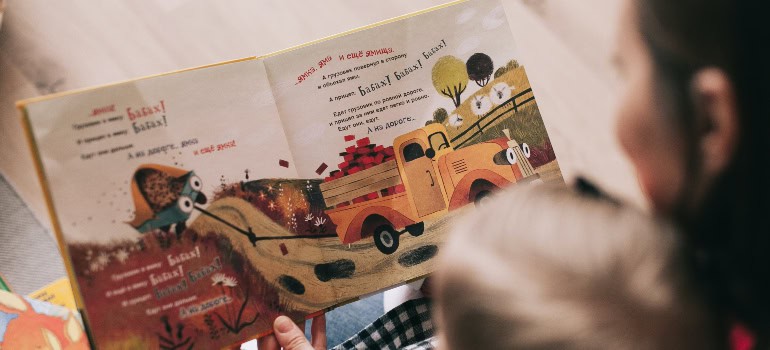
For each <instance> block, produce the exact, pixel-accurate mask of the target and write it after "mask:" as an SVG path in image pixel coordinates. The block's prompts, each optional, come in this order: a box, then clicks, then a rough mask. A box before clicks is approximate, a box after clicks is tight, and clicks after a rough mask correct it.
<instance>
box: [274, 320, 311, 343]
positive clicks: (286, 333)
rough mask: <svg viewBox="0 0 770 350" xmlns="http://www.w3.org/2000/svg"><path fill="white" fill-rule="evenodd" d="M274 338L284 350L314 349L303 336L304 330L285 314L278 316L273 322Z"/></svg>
mask: <svg viewBox="0 0 770 350" xmlns="http://www.w3.org/2000/svg"><path fill="white" fill-rule="evenodd" d="M273 330H274V331H275V338H276V339H278V344H280V345H281V346H282V347H283V349H284V350H314V349H313V347H312V346H310V343H309V342H308V341H307V338H305V332H303V331H302V330H301V329H299V327H297V325H296V324H294V322H293V321H292V320H291V319H290V318H288V317H286V316H278V318H276V319H275V322H274V323H273Z"/></svg>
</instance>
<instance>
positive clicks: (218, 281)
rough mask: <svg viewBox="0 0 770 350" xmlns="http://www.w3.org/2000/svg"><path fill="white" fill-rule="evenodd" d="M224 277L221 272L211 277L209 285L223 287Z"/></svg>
mask: <svg viewBox="0 0 770 350" xmlns="http://www.w3.org/2000/svg"><path fill="white" fill-rule="evenodd" d="M225 277H227V276H225V274H223V273H221V272H219V273H215V274H214V275H213V276H211V285H212V286H217V285H219V286H221V285H223V284H224V283H225Z"/></svg>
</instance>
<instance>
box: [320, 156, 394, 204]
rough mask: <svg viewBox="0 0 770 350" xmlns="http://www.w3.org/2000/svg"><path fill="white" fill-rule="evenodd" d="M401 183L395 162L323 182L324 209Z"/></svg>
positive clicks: (388, 162)
mask: <svg viewBox="0 0 770 350" xmlns="http://www.w3.org/2000/svg"><path fill="white" fill-rule="evenodd" d="M401 183H402V181H401V175H400V174H399V172H398V165H397V164H396V161H395V160H391V161H387V162H385V163H382V164H380V165H377V166H374V167H371V168H369V169H366V170H363V171H360V172H357V173H355V174H351V175H347V176H344V177H342V178H339V179H336V180H332V181H329V182H324V183H322V184H321V185H320V187H321V194H322V195H323V197H324V202H325V203H326V207H327V208H331V207H334V206H336V205H339V204H343V203H347V202H350V201H352V200H353V199H355V198H359V197H361V196H366V195H367V194H371V193H379V192H380V191H382V190H383V189H387V188H390V187H394V186H398V185H400V184H401ZM371 199H377V198H371Z"/></svg>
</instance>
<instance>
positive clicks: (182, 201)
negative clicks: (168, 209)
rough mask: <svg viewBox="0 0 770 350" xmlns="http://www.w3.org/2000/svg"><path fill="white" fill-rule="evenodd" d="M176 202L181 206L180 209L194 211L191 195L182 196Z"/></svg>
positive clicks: (186, 211) (188, 211) (185, 211)
mask: <svg viewBox="0 0 770 350" xmlns="http://www.w3.org/2000/svg"><path fill="white" fill-rule="evenodd" d="M176 204H177V205H178V206H179V209H180V210H181V211H182V212H184V213H192V211H193V201H192V199H191V198H190V197H187V196H181V197H179V199H178V200H177V201H176Z"/></svg>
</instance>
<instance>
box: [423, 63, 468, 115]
mask: <svg viewBox="0 0 770 350" xmlns="http://www.w3.org/2000/svg"><path fill="white" fill-rule="evenodd" d="M431 75H432V78H433V87H435V88H436V91H438V92H439V93H440V94H442V95H444V96H446V97H449V98H451V99H452V103H454V105H455V107H459V106H460V104H461V103H462V100H461V99H460V96H461V95H462V93H463V92H465V89H466V88H467V87H468V80H469V79H470V78H469V77H468V71H467V70H466V69H465V63H463V61H462V60H460V59H459V58H457V57H454V56H444V57H441V58H439V60H438V61H437V62H436V65H434V66H433V71H432V74H431Z"/></svg>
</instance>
